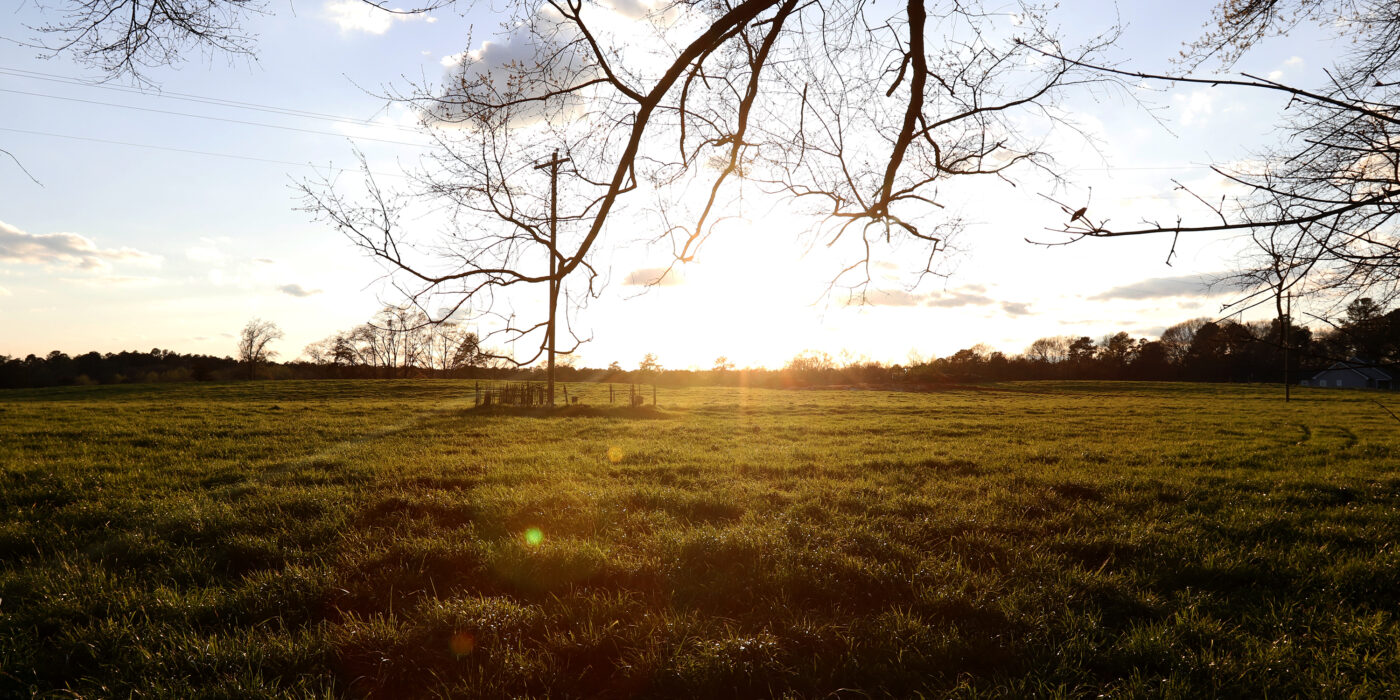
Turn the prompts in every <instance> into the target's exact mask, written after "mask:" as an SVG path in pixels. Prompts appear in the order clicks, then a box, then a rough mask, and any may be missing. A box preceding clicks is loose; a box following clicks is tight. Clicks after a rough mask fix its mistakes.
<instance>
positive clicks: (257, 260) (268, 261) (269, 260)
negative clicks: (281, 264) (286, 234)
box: [253, 258, 277, 265]
mask: <svg viewBox="0 0 1400 700" xmlns="http://www.w3.org/2000/svg"><path fill="white" fill-rule="evenodd" d="M253 262H255V263H263V264H264V265H276V264H277V261H276V260H273V259H272V258H253Z"/></svg>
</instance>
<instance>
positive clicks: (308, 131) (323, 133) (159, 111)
mask: <svg viewBox="0 0 1400 700" xmlns="http://www.w3.org/2000/svg"><path fill="white" fill-rule="evenodd" d="M0 92H8V93H11V94H14V95H27V96H30V97H43V98H47V99H51V100H63V101H65V102H79V103H82V104H89V105H100V106H103V107H119V108H121V109H131V110H136V111H140V112H151V113H154V114H170V115H174V116H177V117H189V118H191V119H208V120H211V121H219V122H228V123H230V124H243V125H246V126H260V127H264V128H267V129H281V130H283V131H296V132H299V133H303V134H317V135H321V136H334V137H337V138H353V139H356V140H359V141H374V142H376V143H388V144H394V145H397V146H411V147H413V148H430V146H428V145H426V144H421V143H409V142H408V141H394V140H391V139H381V138H375V137H373V136H350V135H349V134H338V133H335V132H333V131H320V130H317V129H302V128H300V127H295V126H283V125H281V124H266V123H263V122H250V121H245V120H243V119H229V118H227V117H214V116H209V115H204V114H190V113H188V112H176V111H174V110H169V109H154V108H152V107H136V106H134V105H124V104H118V103H115V102H102V101H100V100H85V99H82V98H79V97H63V96H60V95H49V94H46V93H42V92H26V91H24V90H10V89H8V88H0Z"/></svg>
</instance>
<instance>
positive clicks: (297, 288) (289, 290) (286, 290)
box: [277, 284, 321, 298]
mask: <svg viewBox="0 0 1400 700" xmlns="http://www.w3.org/2000/svg"><path fill="white" fill-rule="evenodd" d="M277 291H279V292H281V293H283V294H288V295H291V296H294V297H301V298H305V297H309V296H313V295H316V294H320V293H321V290H319V289H307V288H306V287H303V286H301V285H299V284H284V285H282V286H280V287H278V288H277Z"/></svg>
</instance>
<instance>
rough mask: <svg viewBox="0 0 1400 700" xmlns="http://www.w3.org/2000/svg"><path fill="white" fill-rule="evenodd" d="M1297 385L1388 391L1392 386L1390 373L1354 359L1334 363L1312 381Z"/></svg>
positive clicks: (1305, 380) (1314, 376) (1306, 380)
mask: <svg viewBox="0 0 1400 700" xmlns="http://www.w3.org/2000/svg"><path fill="white" fill-rule="evenodd" d="M1298 383H1299V384H1301V385H1303V386H1331V387H1340V388H1344V389H1389V388H1391V387H1392V386H1394V384H1393V377H1391V375H1390V372H1387V371H1386V370H1383V369H1381V368H1380V367H1376V366H1374V365H1373V363H1370V362H1366V361H1364V360H1360V359H1357V358H1355V357H1353V358H1351V359H1350V360H1346V361H1343V362H1334V363H1332V366H1331V367H1328V368H1327V369H1324V370H1322V371H1321V372H1318V373H1317V374H1315V375H1313V378H1312V379H1304V380H1302V381H1300V382H1298Z"/></svg>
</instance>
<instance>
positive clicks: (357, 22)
mask: <svg viewBox="0 0 1400 700" xmlns="http://www.w3.org/2000/svg"><path fill="white" fill-rule="evenodd" d="M321 11H322V12H323V13H324V16H325V18H326V19H328V20H330V21H332V22H334V23H335V24H336V26H338V27H340V31H341V32H343V33H349V32H364V33H366V34H384V33H385V32H387V31H389V28H390V27H392V26H394V23H395V22H415V21H422V22H427V23H429V24H432V23H433V22H436V21H437V19H436V18H433V17H429V16H427V15H425V14H423V13H413V14H402V13H403V10H402V9H400V8H394V10H393V11H392V12H389V11H386V10H381V9H379V8H377V7H374V6H372V5H370V4H369V3H366V2H362V0H327V1H326V3H325V4H324V5H322V6H321Z"/></svg>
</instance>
